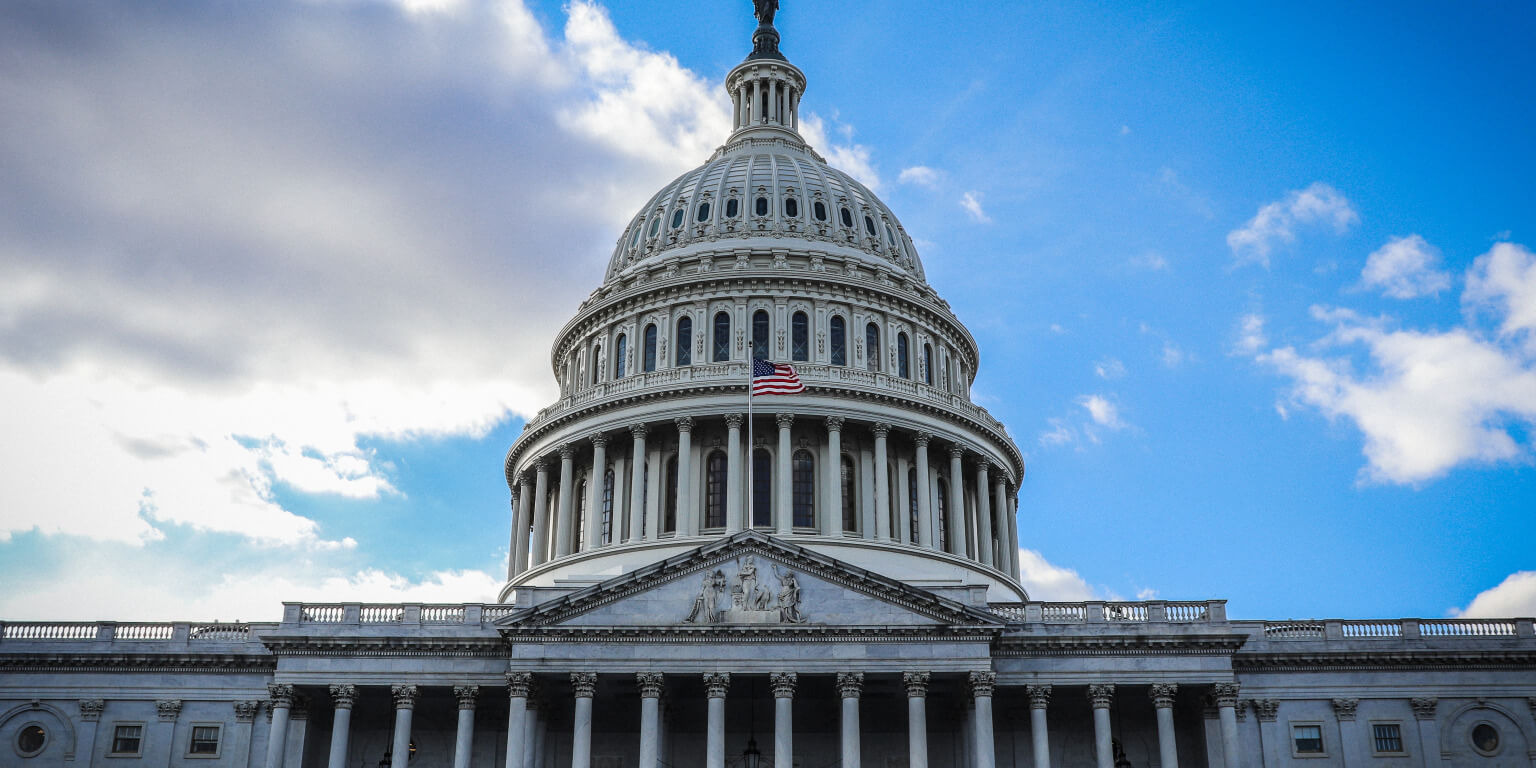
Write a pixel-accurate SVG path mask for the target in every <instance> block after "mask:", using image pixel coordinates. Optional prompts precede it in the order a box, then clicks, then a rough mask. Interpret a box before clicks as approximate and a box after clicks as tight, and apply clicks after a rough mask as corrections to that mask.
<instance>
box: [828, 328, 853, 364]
mask: <svg viewBox="0 0 1536 768" xmlns="http://www.w3.org/2000/svg"><path fill="white" fill-rule="evenodd" d="M827 336H828V337H829V338H828V342H829V345H828V350H827V352H828V355H827V364H828V365H836V366H847V365H848V320H847V318H845V317H843V316H842V315H833V316H832V317H831V319H829V320H828V321H827Z"/></svg>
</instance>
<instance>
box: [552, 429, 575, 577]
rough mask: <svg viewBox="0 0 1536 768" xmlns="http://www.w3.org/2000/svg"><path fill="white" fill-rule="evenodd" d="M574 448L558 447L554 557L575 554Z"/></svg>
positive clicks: (572, 446)
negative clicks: (558, 469)
mask: <svg viewBox="0 0 1536 768" xmlns="http://www.w3.org/2000/svg"><path fill="white" fill-rule="evenodd" d="M575 495H576V446H575V445H572V444H569V443H567V444H565V445H562V446H560V494H559V496H558V503H557V504H556V510H557V511H556V514H555V557H565V556H566V555H569V554H571V553H572V552H575V551H576V550H575V548H574V547H573V544H574V542H573V540H572V537H573V536H574V535H575V531H576V525H575V522H576V521H575V520H573V519H572V517H573V516H574V515H575V509H576V500H575V498H574V496H575Z"/></svg>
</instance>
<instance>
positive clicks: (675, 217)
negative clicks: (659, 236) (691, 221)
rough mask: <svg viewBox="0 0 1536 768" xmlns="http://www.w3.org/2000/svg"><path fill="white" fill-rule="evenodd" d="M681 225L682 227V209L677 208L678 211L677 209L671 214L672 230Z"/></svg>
mask: <svg viewBox="0 0 1536 768" xmlns="http://www.w3.org/2000/svg"><path fill="white" fill-rule="evenodd" d="M682 225H683V209H681V208H679V209H677V210H675V211H673V212H672V228H673V229H677V228H678V227H681V226H682Z"/></svg>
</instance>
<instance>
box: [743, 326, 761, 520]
mask: <svg viewBox="0 0 1536 768" xmlns="http://www.w3.org/2000/svg"><path fill="white" fill-rule="evenodd" d="M756 368H757V358H756V357H755V356H754V357H752V358H751V359H750V360H748V361H747V450H746V459H747V503H746V510H747V512H746V516H747V519H746V523H745V525H743V526H742V530H744V531H750V530H752V521H753V514H752V513H753V509H752V504H753V502H755V501H756V500H757V486H755V485H753V484H752V465H754V464H756V463H757V461H756V458H757V457H756V456H755V455H754V451H755V450H756V446H755V445H754V444H753V443H752V374H753V373H754V372H755V369H756Z"/></svg>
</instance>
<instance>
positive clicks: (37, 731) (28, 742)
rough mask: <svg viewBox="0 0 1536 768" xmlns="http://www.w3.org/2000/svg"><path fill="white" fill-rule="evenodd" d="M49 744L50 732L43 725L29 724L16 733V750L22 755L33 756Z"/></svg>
mask: <svg viewBox="0 0 1536 768" xmlns="http://www.w3.org/2000/svg"><path fill="white" fill-rule="evenodd" d="M47 744H48V732H47V731H44V730H43V727H42V726H41V725H29V726H27V727H25V728H23V729H21V732H20V733H18V734H16V751H18V752H20V753H21V756H22V757H31V756H33V755H35V754H37V753H39V752H41V751H43V747H45V746H47Z"/></svg>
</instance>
